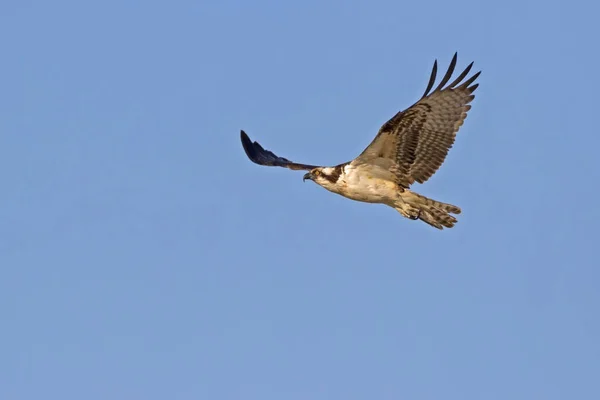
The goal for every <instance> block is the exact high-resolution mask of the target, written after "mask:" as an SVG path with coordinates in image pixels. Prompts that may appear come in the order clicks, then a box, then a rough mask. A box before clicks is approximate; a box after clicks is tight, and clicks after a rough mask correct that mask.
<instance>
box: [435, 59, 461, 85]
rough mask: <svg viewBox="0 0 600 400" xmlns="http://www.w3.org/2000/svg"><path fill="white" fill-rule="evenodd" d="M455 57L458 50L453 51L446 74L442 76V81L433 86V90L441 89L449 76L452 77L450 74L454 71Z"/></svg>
mask: <svg viewBox="0 0 600 400" xmlns="http://www.w3.org/2000/svg"><path fill="white" fill-rule="evenodd" d="M457 59H458V52H456V53H454V56H453V57H452V60H451V61H450V65H449V66H448V71H446V75H444V77H443V78H442V81H441V82H440V84H439V85H438V86H437V87H436V88H435V90H434V92H437V91H438V90H441V89H442V88H443V87H444V85H445V84H446V83H448V81H449V80H450V77H452V74H453V73H454V68H456V61H457Z"/></svg>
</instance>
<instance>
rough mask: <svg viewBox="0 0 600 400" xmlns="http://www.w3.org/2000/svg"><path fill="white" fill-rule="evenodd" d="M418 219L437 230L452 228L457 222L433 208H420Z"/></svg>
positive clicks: (450, 216)
mask: <svg viewBox="0 0 600 400" xmlns="http://www.w3.org/2000/svg"><path fill="white" fill-rule="evenodd" d="M419 219H420V220H421V221H423V222H425V223H427V224H429V225H431V226H433V227H435V228H438V229H444V228H452V227H453V226H454V224H456V222H457V220H456V218H454V217H453V216H452V215H450V214H448V213H447V212H445V211H441V210H438V209H437V208H433V207H423V208H421V212H420V213H419Z"/></svg>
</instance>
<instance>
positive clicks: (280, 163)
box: [240, 131, 317, 171]
mask: <svg viewBox="0 0 600 400" xmlns="http://www.w3.org/2000/svg"><path fill="white" fill-rule="evenodd" d="M240 137H241V139H242V146H244V151H245V152H246V155H247V156H248V158H249V159H250V160H251V161H252V162H254V163H256V164H259V165H266V166H269V167H284V168H289V169H294V170H306V171H309V170H311V169H313V168H317V166H316V165H308V164H298V163H295V162H292V161H290V160H288V159H287V158H283V157H279V156H278V155H276V154H275V153H273V152H271V151H269V150H265V149H264V148H263V147H262V146H261V145H260V144H259V143H258V142H252V140H250V138H249V137H248V135H247V134H246V132H244V131H241V132H240Z"/></svg>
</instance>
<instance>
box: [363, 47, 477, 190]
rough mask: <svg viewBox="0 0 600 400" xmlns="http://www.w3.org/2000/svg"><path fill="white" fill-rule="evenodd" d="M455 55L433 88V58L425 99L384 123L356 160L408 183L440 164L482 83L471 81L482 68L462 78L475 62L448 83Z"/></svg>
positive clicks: (421, 178) (424, 177) (422, 178)
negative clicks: (438, 82)
mask: <svg viewBox="0 0 600 400" xmlns="http://www.w3.org/2000/svg"><path fill="white" fill-rule="evenodd" d="M456 59H457V54H456V53H455V54H454V57H453V58H452V61H451V62H450V66H449V67H448V71H447V72H446V74H445V75H444V77H443V79H442V81H441V82H440V84H439V85H438V86H437V87H436V88H435V89H434V90H433V92H431V93H429V92H430V90H431V88H432V87H433V84H434V83H435V78H436V73H437V60H436V61H435V62H434V64H433V70H432V71H431V77H430V78H429V84H428V85H427V89H426V90H425V93H424V94H423V96H422V97H421V99H420V100H419V101H417V102H416V103H415V104H413V105H412V106H411V107H409V108H408V109H406V110H404V111H400V112H399V113H397V114H396V115H395V116H394V117H393V118H391V119H390V120H389V121H387V122H386V123H385V124H383V126H382V127H381V128H380V129H379V132H378V134H377V136H376V137H375V139H374V140H373V141H372V142H371V144H369V146H368V147H367V148H366V149H365V150H364V151H363V152H362V153H361V155H359V156H358V157H357V158H356V160H354V161H353V163H355V164H374V165H378V166H380V167H382V168H385V169H387V170H389V171H390V172H391V173H393V174H394V175H395V176H396V179H397V183H398V184H399V185H401V186H403V187H405V188H408V187H409V186H410V185H411V184H413V183H414V182H415V181H416V182H419V183H423V182H425V181H427V180H428V179H429V178H430V177H431V176H432V175H433V174H434V173H435V172H436V171H437V170H438V168H439V167H440V166H441V165H442V163H443V162H444V160H445V159H446V155H447V154H448V151H449V150H450V148H451V147H452V145H453V144H454V140H455V138H456V133H457V132H458V129H459V128H460V127H461V126H462V124H463V122H464V120H465V118H466V117H467V112H468V111H469V110H470V109H471V106H470V105H469V103H470V102H471V101H472V100H473V99H474V98H475V96H474V95H473V92H474V91H475V89H477V87H478V86H479V84H475V85H471V84H472V83H473V82H474V81H475V79H477V77H478V76H479V74H480V73H481V71H480V72H477V73H476V74H474V75H473V76H471V77H470V78H469V79H467V80H466V81H465V82H462V83H461V81H462V80H463V79H464V78H465V77H466V76H467V74H468V73H469V71H470V70H471V67H472V66H473V63H471V64H469V65H468V66H467V68H466V69H465V70H464V71H463V72H462V73H461V74H460V76H458V78H456V79H455V80H454V81H453V82H452V83H450V84H449V85H448V86H446V87H444V85H446V83H448V81H449V80H450V77H451V76H452V73H453V72H454V68H455V67H456Z"/></svg>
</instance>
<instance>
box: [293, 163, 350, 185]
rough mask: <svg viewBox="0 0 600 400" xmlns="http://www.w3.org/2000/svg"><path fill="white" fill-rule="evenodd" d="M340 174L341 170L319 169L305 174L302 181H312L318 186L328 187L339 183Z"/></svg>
mask: <svg viewBox="0 0 600 400" xmlns="http://www.w3.org/2000/svg"><path fill="white" fill-rule="evenodd" d="M340 172H341V171H340V170H339V168H332V167H317V168H313V169H311V170H310V172H308V173H307V174H305V175H304V177H303V179H302V180H303V181H305V180H307V179H310V180H311V181H313V182H315V183H316V184H318V185H321V186H325V187H327V186H329V185H334V184H335V183H336V182H337V180H338V178H339V176H340Z"/></svg>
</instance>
